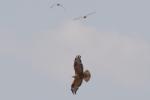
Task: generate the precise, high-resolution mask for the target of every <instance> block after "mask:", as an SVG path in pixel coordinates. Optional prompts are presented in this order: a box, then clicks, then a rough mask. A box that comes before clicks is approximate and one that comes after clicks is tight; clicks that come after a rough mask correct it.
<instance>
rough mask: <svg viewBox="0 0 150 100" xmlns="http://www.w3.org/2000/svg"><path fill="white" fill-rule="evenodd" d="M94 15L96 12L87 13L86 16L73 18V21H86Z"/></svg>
mask: <svg viewBox="0 0 150 100" xmlns="http://www.w3.org/2000/svg"><path fill="white" fill-rule="evenodd" d="M95 13H96V12H91V13H88V14H86V15H84V16H80V17H76V18H74V19H73V20H82V19H86V18H87V17H88V16H90V15H93V14H95Z"/></svg>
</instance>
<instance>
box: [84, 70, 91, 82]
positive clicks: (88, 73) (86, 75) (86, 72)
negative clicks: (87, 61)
mask: <svg viewBox="0 0 150 100" xmlns="http://www.w3.org/2000/svg"><path fill="white" fill-rule="evenodd" d="M83 74H84V78H83V79H84V80H85V81H86V82H88V81H89V80H90V78H91V74H90V71H89V70H85V71H84V73H83Z"/></svg>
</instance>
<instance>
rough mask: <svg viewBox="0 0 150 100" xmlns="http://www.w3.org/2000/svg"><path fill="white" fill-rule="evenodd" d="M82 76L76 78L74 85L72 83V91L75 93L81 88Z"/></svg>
mask: <svg viewBox="0 0 150 100" xmlns="http://www.w3.org/2000/svg"><path fill="white" fill-rule="evenodd" d="M82 80H83V79H82V78H78V77H77V78H75V79H74V81H73V83H72V85H71V91H72V93H73V94H76V92H77V90H78V89H79V87H80V86H81V84H82Z"/></svg>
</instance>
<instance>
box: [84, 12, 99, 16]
mask: <svg viewBox="0 0 150 100" xmlns="http://www.w3.org/2000/svg"><path fill="white" fill-rule="evenodd" d="M95 13H96V12H91V13H88V14H86V15H85V16H90V15H93V14H95Z"/></svg>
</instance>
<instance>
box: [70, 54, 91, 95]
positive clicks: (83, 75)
mask: <svg viewBox="0 0 150 100" xmlns="http://www.w3.org/2000/svg"><path fill="white" fill-rule="evenodd" d="M74 70H75V76H73V78H74V81H73V83H72V85H71V91H72V93H73V94H76V92H77V90H78V89H79V87H80V86H81V84H82V81H83V80H85V81H86V82H88V81H89V80H90V78H91V74H90V72H89V70H85V71H84V72H83V64H82V61H81V56H80V55H77V56H76V58H75V60H74Z"/></svg>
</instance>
